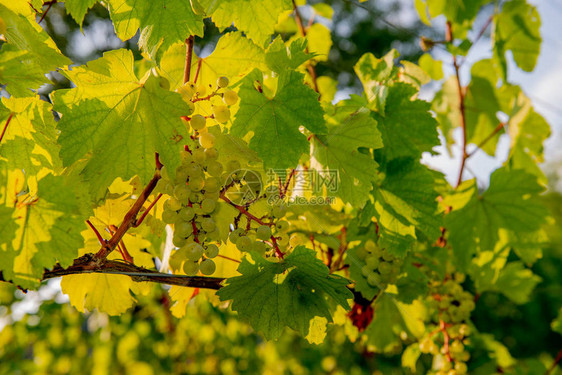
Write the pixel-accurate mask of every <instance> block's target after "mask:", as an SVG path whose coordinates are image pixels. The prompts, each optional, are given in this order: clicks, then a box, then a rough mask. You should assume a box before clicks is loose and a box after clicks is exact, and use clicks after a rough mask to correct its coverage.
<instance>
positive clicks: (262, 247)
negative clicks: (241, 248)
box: [251, 241, 268, 255]
mask: <svg viewBox="0 0 562 375" xmlns="http://www.w3.org/2000/svg"><path fill="white" fill-rule="evenodd" d="M251 249H252V251H255V252H256V253H258V254H261V255H263V254H265V252H266V251H267V249H268V247H267V245H266V244H265V243H264V242H261V241H254V242H253V243H252V246H251Z"/></svg>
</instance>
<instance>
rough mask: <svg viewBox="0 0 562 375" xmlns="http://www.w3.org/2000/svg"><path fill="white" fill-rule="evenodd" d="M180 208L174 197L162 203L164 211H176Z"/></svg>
mask: <svg viewBox="0 0 562 375" xmlns="http://www.w3.org/2000/svg"><path fill="white" fill-rule="evenodd" d="M180 208H181V203H180V201H178V200H177V199H175V198H174V197H172V198H169V199H168V200H167V201H166V202H164V210H170V211H178V210H179V209H180Z"/></svg>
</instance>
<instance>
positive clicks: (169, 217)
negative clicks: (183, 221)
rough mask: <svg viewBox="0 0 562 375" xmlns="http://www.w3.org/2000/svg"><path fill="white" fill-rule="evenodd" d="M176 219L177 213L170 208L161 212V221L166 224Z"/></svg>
mask: <svg viewBox="0 0 562 375" xmlns="http://www.w3.org/2000/svg"><path fill="white" fill-rule="evenodd" d="M177 220H178V213H177V212H176V211H172V210H164V212H162V221H163V222H165V223H166V224H173V223H175V222H176V221H177Z"/></svg>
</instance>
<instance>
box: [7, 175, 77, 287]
mask: <svg viewBox="0 0 562 375" xmlns="http://www.w3.org/2000/svg"><path fill="white" fill-rule="evenodd" d="M81 188H82V186H81V183H80V182H79V181H77V179H76V178H72V177H62V176H59V177H55V176H53V175H50V174H49V175H47V176H46V177H44V178H42V179H41V180H40V181H39V183H38V192H37V196H29V197H28V198H27V199H26V200H24V201H23V202H22V203H20V204H19V205H18V206H17V208H16V209H15V210H14V211H13V214H12V219H13V220H14V221H15V223H17V225H18V229H17V232H16V237H15V238H14V239H13V241H12V243H11V244H8V246H7V252H6V253H7V254H6V256H3V257H2V258H1V259H0V270H2V272H3V274H4V278H6V279H7V280H12V281H13V282H14V283H15V284H17V285H20V286H22V287H25V288H27V287H30V288H31V287H36V286H37V285H38V283H39V279H40V278H41V276H42V275H43V270H44V268H49V267H51V266H53V265H54V264H55V263H56V262H57V261H58V262H59V263H60V264H61V265H62V266H63V267H66V266H69V265H70V264H72V261H73V260H74V258H76V256H77V255H78V254H77V253H78V249H79V248H80V247H81V246H82V243H83V240H82V237H81V236H80V233H79V230H80V228H83V227H84V226H85V219H86V218H87V217H88V216H87V212H88V210H87V209H86V208H85V207H84V202H86V201H88V199H84V196H83V193H81V192H80V189H81ZM20 199H21V198H20ZM77 229H78V231H77Z"/></svg>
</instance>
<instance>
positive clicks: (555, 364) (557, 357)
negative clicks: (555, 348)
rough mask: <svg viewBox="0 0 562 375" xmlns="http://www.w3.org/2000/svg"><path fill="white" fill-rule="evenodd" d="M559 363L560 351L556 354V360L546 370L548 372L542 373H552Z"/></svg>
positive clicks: (547, 374)
mask: <svg viewBox="0 0 562 375" xmlns="http://www.w3.org/2000/svg"><path fill="white" fill-rule="evenodd" d="M560 361H562V349H560V351H559V352H558V354H556V358H555V359H554V362H553V363H552V365H550V367H549V368H548V370H546V372H545V373H544V375H549V374H550V373H551V372H552V371H554V369H555V368H556V366H558V364H559V363H560Z"/></svg>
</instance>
